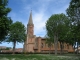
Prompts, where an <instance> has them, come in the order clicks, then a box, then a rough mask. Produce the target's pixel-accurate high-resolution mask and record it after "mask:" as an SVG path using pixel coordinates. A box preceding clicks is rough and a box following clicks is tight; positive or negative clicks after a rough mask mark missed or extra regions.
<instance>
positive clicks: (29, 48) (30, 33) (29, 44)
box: [24, 11, 36, 52]
mask: <svg viewBox="0 0 80 60" xmlns="http://www.w3.org/2000/svg"><path fill="white" fill-rule="evenodd" d="M35 37H36V36H35V35H34V24H33V20H32V11H31V12H30V17H29V21H28V24H27V39H26V41H25V43H24V52H34V49H33V48H34V42H35Z"/></svg>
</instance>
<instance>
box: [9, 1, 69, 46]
mask: <svg viewBox="0 0 80 60" xmlns="http://www.w3.org/2000/svg"><path fill="white" fill-rule="evenodd" d="M10 1H11V2H12V3H11V5H10V6H11V7H12V9H13V10H12V11H11V13H10V14H9V16H11V18H12V20H13V21H14V22H15V21H17V20H18V21H20V22H22V23H23V24H24V25H25V26H26V27H27V23H28V20H29V16H30V11H31V8H32V17H33V23H34V34H35V35H36V36H41V37H44V36H45V34H46V29H45V23H46V21H47V20H48V18H49V17H50V16H51V15H52V14H58V13H66V12H65V10H66V9H67V7H68V6H69V2H70V0H34V1H33V0H10ZM13 1H14V2H15V4H16V5H14V3H13ZM19 45H20V44H19ZM19 45H17V47H19ZM20 46H21V47H22V44H21V45H20Z"/></svg>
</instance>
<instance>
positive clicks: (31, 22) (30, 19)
mask: <svg viewBox="0 0 80 60" xmlns="http://www.w3.org/2000/svg"><path fill="white" fill-rule="evenodd" d="M28 24H33V20H32V10H31V12H30V17H29V22H28Z"/></svg>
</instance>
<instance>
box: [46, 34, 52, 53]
mask: <svg viewBox="0 0 80 60" xmlns="http://www.w3.org/2000/svg"><path fill="white" fill-rule="evenodd" d="M45 38H46V43H47V45H48V47H49V54H50V53H51V46H52V45H53V41H51V40H52V39H51V38H50V37H48V36H47V35H46V36H45Z"/></svg>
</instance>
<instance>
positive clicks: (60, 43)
mask: <svg viewBox="0 0 80 60" xmlns="http://www.w3.org/2000/svg"><path fill="white" fill-rule="evenodd" d="M60 49H61V52H60V54H62V43H61V42H60Z"/></svg>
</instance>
